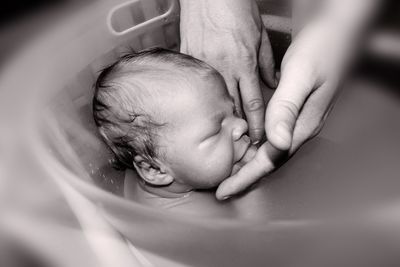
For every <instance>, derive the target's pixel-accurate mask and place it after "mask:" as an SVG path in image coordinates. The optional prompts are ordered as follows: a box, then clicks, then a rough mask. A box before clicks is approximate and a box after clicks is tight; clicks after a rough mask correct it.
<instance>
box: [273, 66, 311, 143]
mask: <svg viewBox="0 0 400 267" xmlns="http://www.w3.org/2000/svg"><path fill="white" fill-rule="evenodd" d="M303 74H304V73H301V71H300V72H299V71H298V69H294V68H286V69H283V70H282V77H281V80H280V83H279V85H278V88H277V89H276V91H275V93H274V95H273V96H272V98H271V100H270V101H269V103H268V106H267V110H266V114H265V131H266V134H267V138H268V142H270V143H271V144H272V145H273V146H274V147H275V148H277V149H279V150H284V151H285V150H289V149H290V147H291V145H292V139H293V131H294V128H295V126H296V122H297V118H298V116H299V113H300V111H301V108H302V106H303V104H304V102H305V101H306V99H307V96H308V95H309V94H310V92H311V88H312V86H310V82H309V81H308V79H307V75H303Z"/></svg>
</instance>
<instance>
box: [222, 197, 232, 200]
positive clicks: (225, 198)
mask: <svg viewBox="0 0 400 267" xmlns="http://www.w3.org/2000/svg"><path fill="white" fill-rule="evenodd" d="M230 197H231V196H224V197H222V198H221V199H222V200H227V199H228V198H230Z"/></svg>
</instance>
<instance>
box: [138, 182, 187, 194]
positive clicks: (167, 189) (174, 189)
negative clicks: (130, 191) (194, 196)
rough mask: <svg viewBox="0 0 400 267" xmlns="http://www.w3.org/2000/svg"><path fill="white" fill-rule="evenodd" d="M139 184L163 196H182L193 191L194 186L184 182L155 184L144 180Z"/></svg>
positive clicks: (146, 189) (148, 190)
mask: <svg viewBox="0 0 400 267" xmlns="http://www.w3.org/2000/svg"><path fill="white" fill-rule="evenodd" d="M139 186H140V187H141V188H142V189H143V190H145V191H147V192H149V193H151V194H153V195H156V196H159V197H162V198H180V197H185V196H187V194H189V193H190V192H191V191H193V188H192V187H190V186H188V185H184V184H178V183H172V184H170V185H168V186H154V185H151V184H148V183H146V182H145V181H143V180H139Z"/></svg>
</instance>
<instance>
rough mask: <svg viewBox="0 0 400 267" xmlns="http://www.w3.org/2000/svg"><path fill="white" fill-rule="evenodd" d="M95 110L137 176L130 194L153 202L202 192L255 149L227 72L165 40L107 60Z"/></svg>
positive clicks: (169, 202)
mask: <svg viewBox="0 0 400 267" xmlns="http://www.w3.org/2000/svg"><path fill="white" fill-rule="evenodd" d="M93 115H94V120H95V123H96V125H97V127H98V129H99V132H100V134H101V136H102V137H103V139H104V141H105V142H106V144H107V145H108V146H109V147H110V148H111V150H112V151H113V153H114V154H115V157H116V160H117V161H118V162H119V163H121V164H122V165H123V166H124V167H126V168H128V169H134V170H136V173H137V175H138V176H139V177H140V178H139V179H138V181H132V180H133V179H132V177H131V176H129V177H128V178H127V179H128V180H129V181H126V184H127V183H128V184H130V185H129V187H134V188H135V189H134V190H133V189H132V190H133V193H131V196H130V197H131V198H134V199H135V200H136V201H139V202H142V203H145V204H149V205H153V206H164V207H173V206H179V205H180V204H181V203H183V202H184V203H187V202H188V200H187V199H192V198H198V197H199V195H201V190H200V189H210V188H214V187H216V186H218V184H220V183H221V182H222V181H223V180H224V179H226V178H228V177H229V176H231V175H232V174H233V173H234V172H236V171H237V170H238V169H239V168H240V166H241V164H243V162H244V161H245V159H247V158H249V157H251V156H252V155H254V153H255V148H254V147H253V146H251V142H250V138H249V137H248V136H247V130H248V129H247V123H246V121H245V120H243V119H241V118H239V117H238V116H237V115H236V114H235V110H234V103H233V100H232V98H231V96H230V95H229V93H228V91H227V87H226V84H225V82H224V79H223V78H222V76H221V75H220V74H219V73H218V72H217V71H216V70H215V69H214V68H212V67H211V66H209V65H207V64H206V63H204V62H202V61H200V60H198V59H195V58H193V57H191V56H188V55H184V54H181V53H178V52H173V51H169V50H166V49H162V48H153V49H149V50H145V51H142V52H139V53H132V54H128V55H125V56H122V57H121V58H120V59H119V60H118V61H117V62H115V63H114V64H112V65H111V66H109V67H107V68H105V69H104V70H103V71H102V72H101V74H100V76H99V77H98V79H97V82H96V84H95V94H94V98H93ZM132 190H131V191H132ZM199 190H200V191H199ZM125 191H126V190H125ZM128 191H129V190H128ZM194 191H195V192H199V193H198V194H197V195H196V194H195V193H191V192H194ZM200 198H201V199H203V198H202V197H200ZM182 199H185V201H182ZM212 201H215V200H212ZM189 202H193V201H189Z"/></svg>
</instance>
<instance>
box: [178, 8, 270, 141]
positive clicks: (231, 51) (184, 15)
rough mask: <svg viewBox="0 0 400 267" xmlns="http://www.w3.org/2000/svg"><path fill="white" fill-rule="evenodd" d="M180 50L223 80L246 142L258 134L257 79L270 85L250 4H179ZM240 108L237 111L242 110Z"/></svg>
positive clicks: (261, 117)
mask: <svg viewBox="0 0 400 267" xmlns="http://www.w3.org/2000/svg"><path fill="white" fill-rule="evenodd" d="M180 2H181V25H180V31H181V52H183V53H187V54H190V55H192V56H194V57H196V58H199V59H202V60H204V61H205V62H207V63H208V64H210V65H211V66H213V67H214V68H215V69H217V70H218V71H219V72H220V73H221V74H222V76H223V77H224V79H225V81H226V83H227V86H228V90H229V93H230V94H231V95H232V97H233V98H234V101H235V106H236V110H237V112H238V113H239V114H240V115H241V116H243V115H245V116H246V119H247V121H248V123H249V135H250V138H251V140H252V141H253V142H254V143H256V142H259V141H260V140H261V139H262V137H263V135H264V121H265V105H264V101H263V96H262V91H261V88H260V80H259V77H261V78H262V80H263V81H264V82H265V83H266V84H267V85H268V86H269V87H272V88H275V87H276V80H275V71H274V69H275V64H274V59H273V55H272V49H271V44H270V41H269V38H268V35H267V33H266V31H265V28H264V26H263V24H262V21H261V18H260V14H259V11H258V7H257V5H256V3H255V2H254V1H253V0H201V1H196V0H181V1H180ZM242 107H243V110H242Z"/></svg>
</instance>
